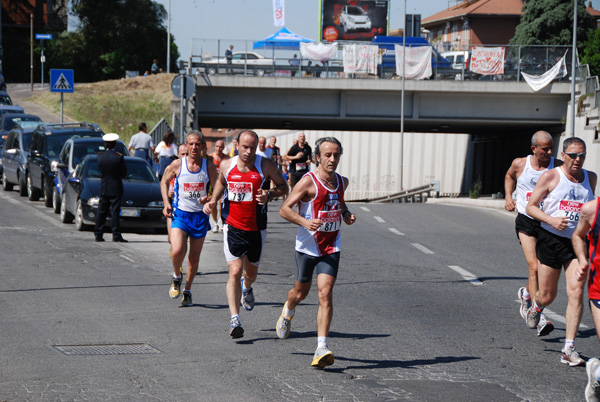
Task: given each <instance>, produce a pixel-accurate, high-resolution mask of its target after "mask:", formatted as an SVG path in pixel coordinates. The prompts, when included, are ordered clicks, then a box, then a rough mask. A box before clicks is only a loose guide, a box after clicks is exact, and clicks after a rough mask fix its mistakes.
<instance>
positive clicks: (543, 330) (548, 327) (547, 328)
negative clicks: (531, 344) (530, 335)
mask: <svg viewBox="0 0 600 402" xmlns="http://www.w3.org/2000/svg"><path fill="white" fill-rule="evenodd" d="M552 331H554V324H552V323H551V322H550V321H548V320H547V319H546V316H545V315H544V313H541V314H540V322H539V324H538V325H537V336H546V335H548V334H549V333H550V332H552Z"/></svg>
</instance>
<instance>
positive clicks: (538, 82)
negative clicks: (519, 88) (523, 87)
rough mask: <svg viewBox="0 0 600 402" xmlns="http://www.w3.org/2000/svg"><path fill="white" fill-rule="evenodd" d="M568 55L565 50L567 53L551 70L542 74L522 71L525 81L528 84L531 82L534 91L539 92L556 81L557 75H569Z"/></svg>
mask: <svg viewBox="0 0 600 402" xmlns="http://www.w3.org/2000/svg"><path fill="white" fill-rule="evenodd" d="M566 56H567V53H566V52H565V55H564V56H563V57H561V58H560V60H558V62H557V63H556V64H555V65H554V66H552V68H551V69H550V70H548V71H546V72H545V73H544V74H542V75H533V74H527V73H524V72H522V71H521V75H522V76H523V78H525V81H526V82H527V84H529V86H530V87H531V89H533V92H537V91H539V90H540V89H542V88H545V87H546V86H547V85H548V84H550V83H551V82H552V81H554V79H555V78H556V77H558V76H560V78H562V77H564V76H565V75H567V65H566V63H565V57H566Z"/></svg>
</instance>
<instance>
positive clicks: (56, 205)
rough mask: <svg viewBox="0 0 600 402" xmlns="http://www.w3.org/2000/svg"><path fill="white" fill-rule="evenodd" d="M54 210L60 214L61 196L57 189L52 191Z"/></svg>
mask: <svg viewBox="0 0 600 402" xmlns="http://www.w3.org/2000/svg"><path fill="white" fill-rule="evenodd" d="M52 210H53V211H54V213H55V214H60V195H59V194H58V190H57V189H56V187H54V189H52Z"/></svg>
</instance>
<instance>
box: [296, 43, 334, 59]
mask: <svg viewBox="0 0 600 402" xmlns="http://www.w3.org/2000/svg"><path fill="white" fill-rule="evenodd" d="M300 54H301V55H302V58H303V59H309V60H314V61H320V62H321V63H324V62H326V61H328V60H331V59H337V54H338V44H337V42H334V43H331V44H325V43H321V42H318V43H316V42H309V43H306V42H301V43H300Z"/></svg>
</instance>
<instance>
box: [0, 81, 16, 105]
mask: <svg viewBox="0 0 600 402" xmlns="http://www.w3.org/2000/svg"><path fill="white" fill-rule="evenodd" d="M1 76H2V74H0V77H1ZM1 88H2V86H1V84H0V105H12V104H13V103H12V99H11V98H10V96H9V95H8V94H7V93H6V89H1ZM5 88H6V87H5Z"/></svg>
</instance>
